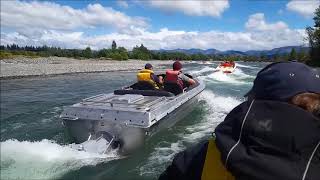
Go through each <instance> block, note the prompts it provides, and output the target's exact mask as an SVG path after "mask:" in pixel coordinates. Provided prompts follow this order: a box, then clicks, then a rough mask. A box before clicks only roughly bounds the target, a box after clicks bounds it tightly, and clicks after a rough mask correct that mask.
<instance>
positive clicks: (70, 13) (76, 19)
mask: <svg viewBox="0 0 320 180" xmlns="http://www.w3.org/2000/svg"><path fill="white" fill-rule="evenodd" d="M99 26H103V27H110V26H111V27H114V28H116V29H123V28H127V27H130V26H135V27H146V26H147V22H146V19H144V18H141V17H130V16H127V15H125V14H124V13H122V12H119V11H116V10H114V9H112V8H110V7H103V6H101V5H100V4H89V5H88V6H87V7H86V8H84V9H74V8H72V7H70V6H61V5H59V4H56V3H53V2H38V1H32V2H25V1H2V2H1V27H4V28H5V27H7V28H15V29H23V30H24V29H29V28H30V27H32V29H44V30H47V29H51V30H74V29H76V28H95V27H99Z"/></svg>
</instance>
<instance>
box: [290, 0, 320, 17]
mask: <svg viewBox="0 0 320 180" xmlns="http://www.w3.org/2000/svg"><path fill="white" fill-rule="evenodd" d="M319 6H320V1H319V0H305V1H302V0H292V1H290V2H289V3H288V4H287V9H288V10H290V11H294V12H297V13H299V14H301V15H302V16H305V17H312V16H313V15H314V12H315V10H316V8H318V7H319Z"/></svg>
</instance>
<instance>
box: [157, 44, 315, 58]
mask: <svg viewBox="0 0 320 180" xmlns="http://www.w3.org/2000/svg"><path fill="white" fill-rule="evenodd" d="M292 49H295V51H296V52H301V51H305V52H306V51H308V50H309V47H303V46H285V47H279V48H274V49H271V50H261V51H259V50H251V51H235V50H228V51H219V50H217V49H213V48H212V49H206V50H203V49H194V48H193V49H172V50H165V49H160V50H153V51H154V52H182V53H185V54H190V55H192V54H205V55H235V56H260V55H261V54H263V55H266V56H274V55H275V54H278V55H283V54H289V53H290V52H291V50H292Z"/></svg>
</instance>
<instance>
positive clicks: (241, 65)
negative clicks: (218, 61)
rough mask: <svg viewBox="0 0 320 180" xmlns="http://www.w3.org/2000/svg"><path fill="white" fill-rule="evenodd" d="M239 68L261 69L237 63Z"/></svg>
mask: <svg viewBox="0 0 320 180" xmlns="http://www.w3.org/2000/svg"><path fill="white" fill-rule="evenodd" d="M237 67H244V68H249V69H260V68H259V67H255V66H247V65H243V64H240V63H239V62H237Z"/></svg>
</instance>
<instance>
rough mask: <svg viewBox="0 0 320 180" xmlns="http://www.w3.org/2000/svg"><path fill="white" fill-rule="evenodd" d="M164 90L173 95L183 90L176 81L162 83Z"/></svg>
mask: <svg viewBox="0 0 320 180" xmlns="http://www.w3.org/2000/svg"><path fill="white" fill-rule="evenodd" d="M164 90H165V91H168V92H171V93H173V94H174V95H178V94H180V93H182V92H183V89H181V87H180V86H179V85H178V84H177V83H169V82H165V83H164Z"/></svg>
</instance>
